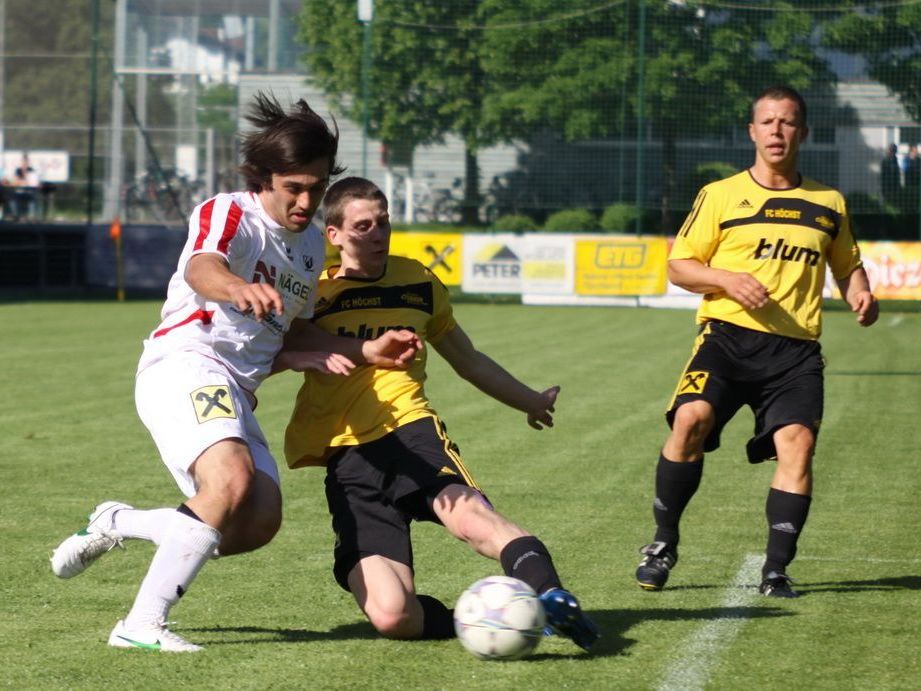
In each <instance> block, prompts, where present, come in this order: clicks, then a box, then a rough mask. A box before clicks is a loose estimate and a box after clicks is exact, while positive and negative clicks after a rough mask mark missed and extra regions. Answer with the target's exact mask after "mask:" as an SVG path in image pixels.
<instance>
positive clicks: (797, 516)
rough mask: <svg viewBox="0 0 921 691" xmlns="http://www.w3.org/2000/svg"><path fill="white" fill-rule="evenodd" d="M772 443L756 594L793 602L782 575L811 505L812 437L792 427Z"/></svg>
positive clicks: (781, 431) (787, 579)
mask: <svg viewBox="0 0 921 691" xmlns="http://www.w3.org/2000/svg"><path fill="white" fill-rule="evenodd" d="M773 439H774V445H775V448H776V449H777V468H776V470H775V471H774V478H773V480H772V481H771V489H770V490H769V491H768V497H767V502H766V504H765V515H766V517H767V523H768V539H767V548H766V550H765V561H764V565H763V567H762V570H761V575H762V580H761V585H760V586H759V591H760V592H761V594H762V595H765V596H767V597H778V598H793V597H797V596H798V593H797V592H796V591H795V590H793V588H792V587H791V586H792V584H793V579H792V578H790V576H788V575H787V573H786V571H787V566H789V564H790V562H792V561H793V559H794V558H795V557H796V547H797V542H798V541H799V536H800V534H801V533H802V530H803V527H804V526H805V524H806V519H807V517H808V516H809V508H810V505H811V503H812V496H811V495H812V456H813V453H814V451H815V434H814V432H813V430H811V429H810V428H808V427H806V426H805V425H800V424H792V425H786V426H784V427H781V428H780V429H778V430H777V431H775V432H774V435H773Z"/></svg>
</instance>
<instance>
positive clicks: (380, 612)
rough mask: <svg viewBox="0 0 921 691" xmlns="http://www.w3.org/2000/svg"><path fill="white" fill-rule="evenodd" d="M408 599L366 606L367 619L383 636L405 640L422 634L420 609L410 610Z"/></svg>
mask: <svg viewBox="0 0 921 691" xmlns="http://www.w3.org/2000/svg"><path fill="white" fill-rule="evenodd" d="M409 605H410V603H409V602H408V601H405V600H404V601H403V602H402V603H400V602H395V601H394V602H390V603H385V604H384V605H375V606H367V607H366V608H365V614H366V615H367V617H368V621H370V622H371V625H372V626H373V627H374V628H375V629H376V630H377V632H378V633H379V634H380V635H382V636H383V637H384V638H392V639H396V640H406V639H411V638H419V636H421V635H422V610H421V608H417V609H419V611H418V612H412V611H411V608H410V606H409Z"/></svg>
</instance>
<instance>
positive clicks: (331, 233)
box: [326, 226, 341, 247]
mask: <svg viewBox="0 0 921 691" xmlns="http://www.w3.org/2000/svg"><path fill="white" fill-rule="evenodd" d="M326 239H327V240H329V244H330V245H332V246H333V247H341V243H339V242H337V240H338V239H339V228H337V227H336V226H326Z"/></svg>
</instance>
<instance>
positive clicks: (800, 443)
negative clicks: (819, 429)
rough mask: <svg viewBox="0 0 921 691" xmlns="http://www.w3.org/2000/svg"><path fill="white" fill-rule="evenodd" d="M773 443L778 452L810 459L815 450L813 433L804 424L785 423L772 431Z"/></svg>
mask: <svg viewBox="0 0 921 691" xmlns="http://www.w3.org/2000/svg"><path fill="white" fill-rule="evenodd" d="M774 445H775V446H776V447H777V450H778V452H779V453H783V452H787V453H789V455H791V456H795V457H800V458H806V459H811V458H812V454H813V452H814V451H815V434H814V433H813V431H812V430H811V429H809V428H808V427H806V426H805V425H786V426H784V427H781V428H780V429H779V430H777V431H776V432H775V433H774Z"/></svg>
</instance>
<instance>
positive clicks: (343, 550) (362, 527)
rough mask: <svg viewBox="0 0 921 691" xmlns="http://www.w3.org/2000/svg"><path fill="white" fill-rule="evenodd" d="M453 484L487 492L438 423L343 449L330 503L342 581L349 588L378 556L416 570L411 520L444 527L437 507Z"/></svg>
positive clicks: (332, 472) (329, 486) (333, 469)
mask: <svg viewBox="0 0 921 691" xmlns="http://www.w3.org/2000/svg"><path fill="white" fill-rule="evenodd" d="M453 484H461V485H467V486H469V487H473V488H474V489H479V488H478V487H477V485H476V483H475V482H474V480H473V478H472V477H471V476H470V474H469V473H468V472H467V469H466V468H465V467H464V463H463V461H462V460H461V457H460V453H459V450H458V448H457V445H456V444H455V443H454V442H452V441H451V439H450V438H449V437H448V435H447V434H446V432H445V426H444V423H442V422H441V420H440V419H438V418H433V417H426V418H422V419H421V420H416V421H414V422H410V423H409V424H407V425H404V426H402V427H399V428H397V429H396V430H394V431H393V432H390V433H389V434H387V435H386V436H384V437H381V438H380V439H375V440H374V441H371V442H367V443H365V444H359V445H357V446H344V447H342V448H341V449H338V450H337V451H335V452H334V453H333V455H332V456H330V458H329V462H328V464H327V468H326V502H327V504H328V506H329V512H330V514H331V515H332V523H333V531H334V532H335V534H336V546H335V549H334V551H333V556H334V564H333V573H334V575H335V577H336V582H337V583H339V585H340V586H342V587H343V588H344V589H345V590H349V587H348V575H349V572H350V571H351V570H352V569H353V568H354V566H355V564H357V563H358V562H359V561H360V560H361V559H363V558H364V557H367V556H371V555H381V556H384V557H387V558H388V559H393V560H394V561H397V562H400V563H402V564H407V565H408V566H410V567H412V565H413V553H412V543H411V541H410V523H411V522H412V521H413V520H416V521H433V522H436V523H439V520H438V517H437V516H436V514H435V512H434V510H433V509H432V504H433V502H434V499H435V497H437V496H438V494H439V493H440V492H441V491H442V490H443V489H444V488H445V487H447V486H448V485H453Z"/></svg>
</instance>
